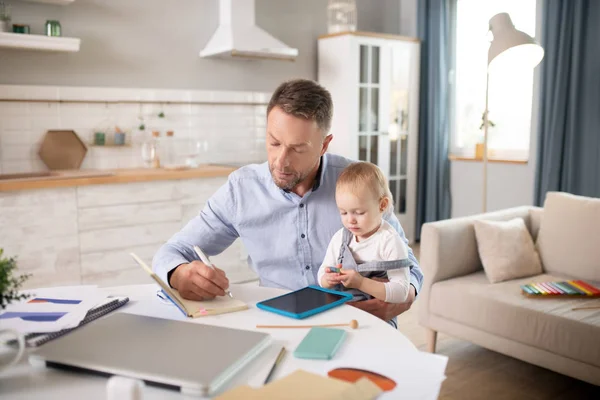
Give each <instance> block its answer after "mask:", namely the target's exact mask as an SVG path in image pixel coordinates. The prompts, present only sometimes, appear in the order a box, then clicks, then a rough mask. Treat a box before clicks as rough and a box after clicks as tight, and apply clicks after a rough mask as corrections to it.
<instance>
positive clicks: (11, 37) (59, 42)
mask: <svg viewBox="0 0 600 400" xmlns="http://www.w3.org/2000/svg"><path fill="white" fill-rule="evenodd" d="M80 43H81V40H80V39H77V38H67V37H53V36H44V35H28V34H23V33H7V32H0V47H6V48H13V49H27V50H43V51H64V52H77V51H79V45H80Z"/></svg>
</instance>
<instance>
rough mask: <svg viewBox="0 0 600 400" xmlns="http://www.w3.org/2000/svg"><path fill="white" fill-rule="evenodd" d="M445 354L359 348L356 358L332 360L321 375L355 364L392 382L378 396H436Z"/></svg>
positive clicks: (431, 397)
mask: <svg viewBox="0 0 600 400" xmlns="http://www.w3.org/2000/svg"><path fill="white" fill-rule="evenodd" d="M447 363H448V357H446V356H441V355H437V354H431V353H425V352H420V351H413V350H410V351H402V350H396V349H389V350H388V351H385V352H381V351H378V352H375V351H374V352H361V354H360V357H359V358H358V357H357V358H356V361H350V360H348V359H346V360H345V361H344V360H339V361H333V362H331V363H329V364H327V366H326V367H325V368H324V370H323V371H322V372H323V373H324V374H325V375H327V373H328V372H329V371H331V370H333V369H336V368H357V369H363V370H366V371H372V372H375V373H378V374H381V375H384V376H386V377H388V378H390V379H393V380H394V381H395V382H396V385H397V386H396V387H395V388H394V390H393V391H391V392H385V393H383V394H382V395H381V397H379V398H381V399H385V398H390V399H391V398H394V399H395V398H405V399H436V398H437V396H438V395H439V389H440V387H441V384H442V382H443V381H444V379H446V376H445V375H444V373H445V370H446V364H447Z"/></svg>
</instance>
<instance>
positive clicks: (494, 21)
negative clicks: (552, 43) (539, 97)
mask: <svg viewBox="0 0 600 400" xmlns="http://www.w3.org/2000/svg"><path fill="white" fill-rule="evenodd" d="M490 30H491V31H492V34H493V35H494V39H493V40H492V43H491V44H490V49H489V51H488V70H490V71H492V70H497V69H511V68H515V67H517V68H522V67H529V68H534V67H535V66H536V65H538V64H539V63H540V61H542V58H543V57H544V49H543V48H542V47H541V46H540V45H539V44H537V43H536V42H535V40H533V38H532V37H531V36H529V35H528V34H526V33H525V32H522V31H519V30H517V29H516V28H515V26H514V25H513V23H512V20H511V19H510V16H509V15H508V14H507V13H500V14H497V15H495V16H493V17H492V18H491V19H490Z"/></svg>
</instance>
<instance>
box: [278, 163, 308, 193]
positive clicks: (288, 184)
mask: <svg viewBox="0 0 600 400" xmlns="http://www.w3.org/2000/svg"><path fill="white" fill-rule="evenodd" d="M269 170H270V171H271V178H273V182H275V185H277V187H278V188H280V189H283V190H292V189H293V188H294V187H295V186H296V185H297V184H298V183H300V182H302V181H303V180H304V179H305V178H306V177H307V176H308V174H303V175H301V174H299V173H297V172H294V173H293V174H294V177H293V179H292V180H290V181H280V180H278V179H277V178H276V177H275V173H274V172H273V167H272V166H270V165H269Z"/></svg>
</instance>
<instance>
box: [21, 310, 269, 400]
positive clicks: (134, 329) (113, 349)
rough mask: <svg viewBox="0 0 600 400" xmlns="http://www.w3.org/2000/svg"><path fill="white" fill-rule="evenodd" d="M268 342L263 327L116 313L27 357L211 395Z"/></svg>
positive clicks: (71, 367) (185, 391)
mask: <svg viewBox="0 0 600 400" xmlns="http://www.w3.org/2000/svg"><path fill="white" fill-rule="evenodd" d="M271 342H272V339H271V336H270V335H269V334H267V333H262V332H253V331H244V330H239V329H231V328H223V327H218V326H212V325H202V324H195V323H190V322H183V321H173V320H168V319H161V318H153V317H146V316H141V315H133V314H126V313H119V314H114V315H111V316H109V317H106V318H103V319H100V320H97V321H94V322H93V323H91V324H89V325H86V326H83V327H82V328H80V329H77V330H75V331H73V332H71V333H70V334H68V335H66V336H64V337H62V338H59V339H57V340H55V341H52V342H50V343H47V344H45V345H44V346H42V347H40V348H39V349H38V350H37V351H36V352H35V353H32V354H31V355H30V361H31V362H32V363H35V364H41V363H45V365H46V366H47V367H57V368H66V369H70V370H84V371H88V372H96V373H100V374H102V375H106V376H110V375H121V376H126V377H131V378H136V379H143V380H144V381H146V382H147V383H148V384H157V385H159V386H167V387H171V388H174V389H179V390H180V391H181V392H182V393H184V394H190V395H196V396H197V395H201V396H211V395H213V394H214V393H216V392H217V391H219V390H220V388H222V387H223V385H224V384H225V383H227V381H229V380H230V379H231V378H232V377H234V376H235V375H236V373H238V372H239V371H240V370H241V369H242V368H243V367H244V366H245V365H247V364H248V363H249V362H250V361H251V360H253V359H254V358H255V357H257V356H258V355H259V354H260V353H261V352H263V351H264V350H265V349H267V348H268V347H269V346H270V344H271Z"/></svg>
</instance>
